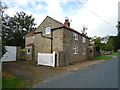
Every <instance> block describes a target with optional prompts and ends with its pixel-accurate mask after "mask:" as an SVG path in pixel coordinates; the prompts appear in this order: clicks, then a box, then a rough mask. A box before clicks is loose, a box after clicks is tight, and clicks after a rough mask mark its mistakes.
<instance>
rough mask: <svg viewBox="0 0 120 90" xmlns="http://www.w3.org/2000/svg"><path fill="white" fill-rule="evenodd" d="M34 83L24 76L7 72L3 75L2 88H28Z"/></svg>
mask: <svg viewBox="0 0 120 90" xmlns="http://www.w3.org/2000/svg"><path fill="white" fill-rule="evenodd" d="M31 85H32V84H31V82H28V81H26V80H25V79H24V78H22V77H18V76H13V75H10V74H8V73H7V75H5V76H3V77H2V88H28V87H30V86H31Z"/></svg>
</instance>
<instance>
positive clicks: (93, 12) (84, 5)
mask: <svg viewBox="0 0 120 90" xmlns="http://www.w3.org/2000/svg"><path fill="white" fill-rule="evenodd" d="M76 1H77V2H78V3H79V4H81V5H82V6H83V7H85V8H86V9H88V10H89V11H90V12H91V13H93V14H94V15H95V16H96V17H98V18H99V19H101V20H102V21H103V22H105V23H106V24H108V25H109V26H111V27H112V28H113V27H114V26H113V25H111V24H110V23H109V22H107V21H106V20H104V19H103V18H102V17H100V16H99V15H97V14H96V13H95V12H93V11H92V10H91V9H89V8H88V7H86V6H85V5H84V4H83V3H81V2H80V1H78V0H76ZM114 28H115V27H114Z"/></svg>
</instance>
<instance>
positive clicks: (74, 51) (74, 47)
mask: <svg viewBox="0 0 120 90" xmlns="http://www.w3.org/2000/svg"><path fill="white" fill-rule="evenodd" d="M73 54H78V47H77V46H73Z"/></svg>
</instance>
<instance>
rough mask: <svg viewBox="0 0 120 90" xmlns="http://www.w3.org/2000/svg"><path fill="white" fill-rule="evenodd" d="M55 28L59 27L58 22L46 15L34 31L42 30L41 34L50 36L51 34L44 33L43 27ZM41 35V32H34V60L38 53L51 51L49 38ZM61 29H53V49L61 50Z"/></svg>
mask: <svg viewBox="0 0 120 90" xmlns="http://www.w3.org/2000/svg"><path fill="white" fill-rule="evenodd" d="M47 26H49V27H51V29H52V28H57V27H61V25H60V24H59V23H56V22H55V21H54V20H52V19H50V18H49V17H47V18H46V19H45V20H44V21H43V22H42V23H41V24H40V26H39V27H38V29H37V30H36V31H35V32H43V36H45V37H51V34H45V27H47ZM45 37H42V36H41V33H39V34H35V43H34V44H35V55H34V56H35V60H37V58H38V53H51V39H48V38H45ZM62 42H63V30H62V29H58V30H54V31H53V43H52V44H53V47H52V48H53V51H62V50H63V45H62Z"/></svg>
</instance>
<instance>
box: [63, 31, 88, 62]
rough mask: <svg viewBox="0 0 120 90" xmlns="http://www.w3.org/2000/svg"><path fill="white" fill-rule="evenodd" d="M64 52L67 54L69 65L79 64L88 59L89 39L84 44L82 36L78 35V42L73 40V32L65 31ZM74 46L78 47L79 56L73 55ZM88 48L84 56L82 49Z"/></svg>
mask: <svg viewBox="0 0 120 90" xmlns="http://www.w3.org/2000/svg"><path fill="white" fill-rule="evenodd" d="M63 35H64V39H63V51H64V52H65V53H67V58H66V59H67V63H66V64H70V63H73V62H79V61H82V60H87V59H88V52H87V51H88V45H89V43H90V41H89V39H87V38H86V43H83V41H82V37H83V36H81V35H78V40H74V39H73V31H70V30H68V29H64V34H63ZM73 46H77V47H78V54H73ZM83 47H85V48H86V53H85V54H82V48H83Z"/></svg>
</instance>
